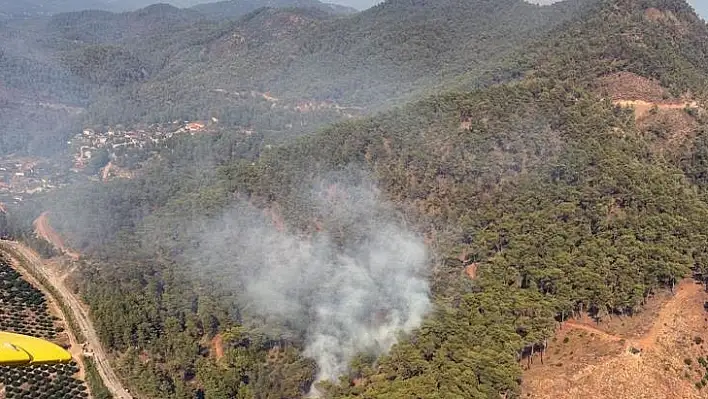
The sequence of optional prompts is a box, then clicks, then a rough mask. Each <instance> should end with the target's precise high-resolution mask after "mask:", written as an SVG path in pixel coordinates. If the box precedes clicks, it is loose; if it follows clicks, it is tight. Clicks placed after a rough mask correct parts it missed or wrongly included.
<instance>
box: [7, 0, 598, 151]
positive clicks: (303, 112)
mask: <svg viewBox="0 0 708 399" xmlns="http://www.w3.org/2000/svg"><path fill="white" fill-rule="evenodd" d="M239 4H241V3H239ZM278 4H280V3H278ZM299 4H300V3H298V5H299ZM582 4H584V2H581V1H577V0H570V1H567V2H562V3H559V4H557V5H554V6H552V7H538V6H534V5H531V4H528V3H525V2H523V1H521V0H505V1H498V2H493V3H491V2H488V1H483V0H475V1H473V2H468V1H453V0H445V1H435V2H432V1H431V2H413V3H409V2H386V3H384V4H382V5H379V6H377V7H374V8H372V9H370V10H367V11H365V12H362V13H357V14H353V15H349V16H343V17H337V16H334V15H333V14H332V13H331V12H330V11H326V10H325V11H323V8H322V7H315V8H312V7H310V8H302V9H297V8H287V9H273V8H261V9H257V10H254V11H253V12H251V13H249V14H248V15H245V16H243V17H241V18H238V19H235V20H234V19H227V20H223V19H220V20H217V21H214V20H211V19H210V18H208V16H206V15H204V14H201V13H200V12H198V9H189V10H182V9H177V8H175V7H173V6H169V5H166V4H160V5H153V6H150V7H147V8H145V9H141V10H138V11H134V12H130V13H123V14H114V13H109V12H105V11H82V12H77V13H68V14H59V15H56V16H53V17H51V18H48V19H36V18H35V19H31V20H21V21H9V22H6V23H5V24H2V25H0V38H2V40H3V41H2V56H1V57H0V74H1V75H0V78H1V79H2V83H3V86H2V87H0V98H2V99H3V101H4V102H3V105H2V106H3V107H4V108H5V109H7V110H8V112H3V113H2V114H1V117H2V118H3V121H4V123H2V124H1V126H3V128H2V129H3V132H4V134H3V135H7V136H8V137H17V136H21V137H22V141H19V140H15V141H13V142H11V143H8V144H7V145H6V146H3V147H5V148H9V150H5V149H0V150H2V151H3V152H9V151H16V150H27V149H30V150H31V149H33V148H32V147H28V144H27V142H32V140H33V137H38V138H40V139H46V138H47V137H48V136H49V137H56V142H58V143H61V142H63V141H64V139H65V138H66V137H67V136H68V135H69V134H70V133H75V131H73V132H70V131H69V130H70V129H69V128H68V127H65V126H64V125H68V126H73V124H74V123H79V124H83V125H86V124H99V125H106V124H112V125H115V124H119V123H120V124H133V123H136V122H161V121H162V122H164V121H173V120H175V119H181V120H185V119H186V120H199V119H209V118H212V117H215V118H217V119H219V120H220V121H221V122H222V123H225V124H227V125H228V126H233V127H237V126H250V127H253V128H255V129H257V130H259V131H269V132H277V133H279V134H280V135H281V136H295V135H298V134H300V133H302V132H305V131H310V130H312V129H314V128H316V127H318V126H322V125H323V124H326V123H330V122H333V121H335V120H341V119H345V118H348V117H350V116H356V115H359V114H362V113H366V112H372V111H374V110H380V109H381V107H382V106H390V105H394V104H398V103H401V102H403V101H404V100H407V99H410V98H412V97H413V96H414V95H416V93H418V94H420V93H425V92H427V91H433V90H439V87H438V88H436V86H440V85H445V84H447V83H449V82H455V84H458V85H462V86H464V87H466V88H473V87H481V86H484V85H488V84H491V83H494V82H500V81H505V80H508V79H510V78H514V77H518V75H519V73H520V71H521V68H520V65H519V64H518V62H516V60H510V59H509V58H507V56H510V54H512V53H513V52H514V51H515V50H520V49H523V48H524V47H525V46H526V45H527V44H528V43H529V41H530V40H533V39H534V38H538V37H539V36H540V35H543V34H544V33H545V32H548V31H549V30H550V29H552V28H553V27H554V26H557V25H558V24H560V23H562V22H563V21H566V20H568V19H569V18H571V17H572V16H573V15H575V13H577V12H578V11H579V9H581V8H582V7H583V5H582ZM221 5H223V6H227V5H228V4H221ZM216 6H219V4H217V5H216ZM216 6H215V7H216ZM224 14H225V15H226V14H228V13H226V12H225V13H224ZM402 32H406V33H405V34H403V33H402ZM18 99H20V100H21V101H18ZM38 103H41V104H47V103H48V104H53V105H54V108H57V107H58V109H60V110H61V106H66V105H69V106H72V107H75V108H76V109H77V110H79V111H80V112H79V113H74V112H63V113H61V112H59V115H57V117H61V118H62V121H66V122H65V123H54V121H50V122H49V123H46V124H45V123H40V124H39V126H38V127H36V128H34V129H29V130H28V129H25V130H24V131H23V132H22V133H21V134H20V133H19V132H18V127H17V126H19V125H22V124H23V123H27V124H29V123H30V122H35V121H34V120H33V117H32V115H33V114H32V113H31V110H32V109H33V108H37V107H38V105H37V104H38ZM15 109H17V110H18V111H14V110H15ZM13 111H14V112H13ZM29 126H32V125H31V124H30V125H29ZM41 127H46V129H42V128H41ZM18 141H19V142H18Z"/></svg>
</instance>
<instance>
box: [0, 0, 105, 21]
mask: <svg viewBox="0 0 708 399" xmlns="http://www.w3.org/2000/svg"><path fill="white" fill-rule="evenodd" d="M103 7H105V2H103V1H101V0H0V16H4V17H18V16H33V15H51V14H56V13H59V12H66V11H78V10H85V9H90V8H103Z"/></svg>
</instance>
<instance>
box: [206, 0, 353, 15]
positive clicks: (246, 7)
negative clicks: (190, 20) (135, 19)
mask: <svg viewBox="0 0 708 399" xmlns="http://www.w3.org/2000/svg"><path fill="white" fill-rule="evenodd" d="M262 7H269V8H316V9H318V10H322V11H325V12H328V13H331V14H353V13H355V12H357V10H355V9H353V8H350V7H345V6H340V5H338V4H329V3H322V2H320V1H317V0H266V1H257V0H250V1H239V0H227V1H217V2H213V3H205V4H199V5H196V6H194V7H192V8H193V9H194V10H196V11H199V12H200V13H202V14H204V15H207V16H209V17H210V18H216V19H234V18H238V17H241V16H244V15H246V14H248V13H250V12H252V11H255V10H257V9H259V8H262Z"/></svg>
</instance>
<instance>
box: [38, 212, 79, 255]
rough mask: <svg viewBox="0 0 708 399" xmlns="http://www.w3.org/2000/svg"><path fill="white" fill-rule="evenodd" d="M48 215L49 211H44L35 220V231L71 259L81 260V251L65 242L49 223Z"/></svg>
mask: <svg viewBox="0 0 708 399" xmlns="http://www.w3.org/2000/svg"><path fill="white" fill-rule="evenodd" d="M48 215H49V212H43V213H42V214H41V215H40V216H39V217H38V218H37V219H36V220H35V221H34V223H33V224H34V231H35V233H37V236H39V237H41V238H42V239H44V240H45V241H47V242H49V243H50V244H52V245H53V246H54V247H55V248H56V249H58V250H59V251H61V252H62V253H63V254H65V255H67V256H69V257H70V258H71V259H73V260H79V257H80V255H79V253H78V252H76V251H73V250H72V249H71V248H69V247H68V246H67V245H66V244H64V241H63V240H62V239H61V237H60V236H59V234H58V233H57V232H56V231H54V229H53V228H52V226H51V225H50V224H49V219H48V218H47V216H48Z"/></svg>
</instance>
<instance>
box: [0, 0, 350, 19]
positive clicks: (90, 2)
mask: <svg viewBox="0 0 708 399" xmlns="http://www.w3.org/2000/svg"><path fill="white" fill-rule="evenodd" d="M208 2H209V0H0V17H4V18H11V17H31V16H37V15H54V14H58V13H62V12H72V11H81V10H106V11H114V12H122V11H132V10H137V9H140V8H144V7H147V6H150V5H153V4H159V3H163V4H170V5H172V6H175V7H179V8H189V7H195V9H197V10H199V11H200V12H203V13H205V14H207V15H210V16H219V17H224V18H237V17H240V16H242V15H245V14H247V13H249V12H251V11H254V10H256V9H258V8H260V7H274V8H276V7H277V8H283V7H311V8H317V9H320V10H323V11H328V12H331V13H333V14H347V13H352V12H356V10H355V9H353V8H349V7H345V6H340V5H336V4H325V3H321V2H319V1H317V0H243V1H240V0H233V1H221V2H218V3H212V4H208ZM205 3H207V4H205Z"/></svg>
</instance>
